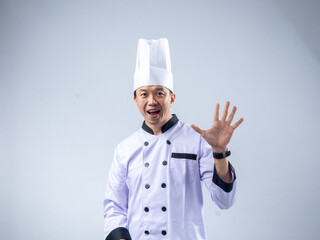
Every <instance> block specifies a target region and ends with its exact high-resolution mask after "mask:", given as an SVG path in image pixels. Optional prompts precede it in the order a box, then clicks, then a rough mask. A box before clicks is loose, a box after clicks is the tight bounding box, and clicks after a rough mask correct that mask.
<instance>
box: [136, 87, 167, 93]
mask: <svg viewBox="0 0 320 240" xmlns="http://www.w3.org/2000/svg"><path fill="white" fill-rule="evenodd" d="M139 90H140V92H148V90H147V89H143V88H141V89H139ZM159 90H161V91H164V88H163V87H159V88H156V89H154V91H159Z"/></svg>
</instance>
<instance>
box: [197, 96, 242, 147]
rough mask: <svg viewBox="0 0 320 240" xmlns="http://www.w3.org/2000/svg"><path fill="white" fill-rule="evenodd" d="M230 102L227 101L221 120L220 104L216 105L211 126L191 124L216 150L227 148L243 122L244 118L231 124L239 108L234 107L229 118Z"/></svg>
mask: <svg viewBox="0 0 320 240" xmlns="http://www.w3.org/2000/svg"><path fill="white" fill-rule="evenodd" d="M229 105H230V102H227V103H226V106H225V108H224V111H223V114H222V118H221V120H219V104H217V105H216V109H215V112H214V121H213V125H212V127H211V128H209V129H207V130H203V129H201V128H199V127H198V126H195V125H191V127H192V128H193V129H194V130H195V131H197V132H198V133H199V134H201V136H202V137H203V138H204V139H205V140H206V141H207V142H208V144H210V145H211V147H212V148H213V149H214V150H215V151H216V152H223V151H225V149H226V148H227V145H228V143H229V142H230V139H231V137H232V134H233V132H234V130H235V129H236V128H237V127H238V126H239V125H240V124H241V123H242V121H243V118H241V119H240V120H239V121H237V122H236V123H234V124H233V125H231V123H232V120H233V117H234V115H235V113H236V110H237V108H236V107H233V109H232V112H231V113H230V115H229V117H228V119H227V116H228V108H229Z"/></svg>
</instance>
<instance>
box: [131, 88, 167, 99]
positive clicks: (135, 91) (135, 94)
mask: <svg viewBox="0 0 320 240" xmlns="http://www.w3.org/2000/svg"><path fill="white" fill-rule="evenodd" d="M168 89H169V88H168ZM169 91H170V93H171V94H172V93H173V92H172V91H171V90H170V89H169ZM133 96H134V97H137V90H134V92H133Z"/></svg>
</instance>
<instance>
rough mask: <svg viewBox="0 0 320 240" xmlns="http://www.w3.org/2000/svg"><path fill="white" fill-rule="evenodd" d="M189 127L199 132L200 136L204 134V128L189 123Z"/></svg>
mask: <svg viewBox="0 0 320 240" xmlns="http://www.w3.org/2000/svg"><path fill="white" fill-rule="evenodd" d="M190 127H192V128H193V130H195V131H196V132H197V133H199V134H200V135H201V136H203V134H204V130H203V129H201V128H199V127H198V126H197V125H194V124H191V125H190Z"/></svg>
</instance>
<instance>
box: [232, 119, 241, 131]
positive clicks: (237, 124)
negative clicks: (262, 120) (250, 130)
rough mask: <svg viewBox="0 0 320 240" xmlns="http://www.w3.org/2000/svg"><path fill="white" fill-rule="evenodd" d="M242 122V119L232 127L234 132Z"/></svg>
mask: <svg viewBox="0 0 320 240" xmlns="http://www.w3.org/2000/svg"><path fill="white" fill-rule="evenodd" d="M243 120H244V119H243V118H240V120H239V121H238V122H236V123H235V124H233V125H232V128H233V129H234V130H235V129H236V128H237V127H239V125H240V124H241V123H242V122H243Z"/></svg>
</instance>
